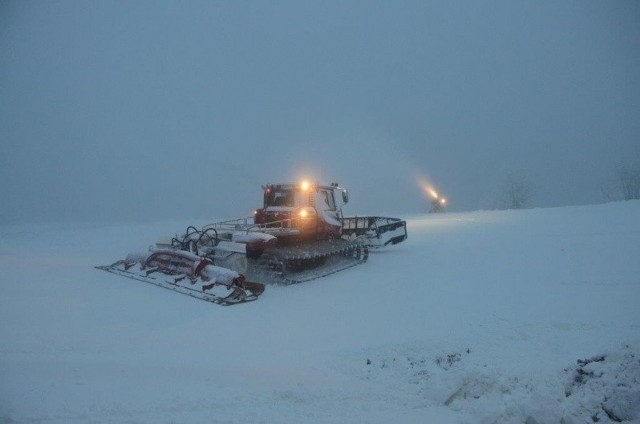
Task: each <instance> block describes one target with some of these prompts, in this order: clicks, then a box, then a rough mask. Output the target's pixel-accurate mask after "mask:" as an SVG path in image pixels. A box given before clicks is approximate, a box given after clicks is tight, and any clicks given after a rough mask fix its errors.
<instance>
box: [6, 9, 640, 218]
mask: <svg viewBox="0 0 640 424" xmlns="http://www.w3.org/2000/svg"><path fill="white" fill-rule="evenodd" d="M639 70H640V3H639V2H635V1H609V2H601V1H575V2H572V1H567V2H559V1H491V2H476V1H468V2H467V1H464V2H449V1H446V2H445V1H442V2H430V1H388V2H377V1H371V2H370V1H337V2H321V1H317V2H316V1H274V2H251V1H247V2H231V1H228V2H227V1H225V2H222V1H202V2H200V1H185V2H165V1H84V0H83V1H68V0H67V1H59V2H40V1H6V0H5V1H1V2H0V182H1V184H0V223H14V222H40V221H52V222H57V221H96V222H105V221H131V220H156V219H173V218H180V219H183V218H184V219H190V218H194V219H195V218H197V219H200V218H208V217H211V218H214V217H215V218H233V217H237V216H246V215H249V214H250V213H251V212H252V211H253V209H255V208H256V207H259V206H260V204H261V199H262V193H261V189H260V185H261V184H264V183H267V182H281V181H295V180H298V179H301V178H303V177H307V178H311V179H316V180H320V181H324V182H331V181H338V182H339V183H341V185H343V186H345V187H347V188H349V189H350V195H351V203H350V204H349V205H348V207H347V211H348V212H353V213H356V212H358V213H388V214H405V213H420V212H424V211H426V210H427V209H428V197H427V195H426V193H425V192H424V190H423V188H422V187H421V186H420V183H419V181H428V182H429V183H431V184H433V186H434V187H435V188H436V189H437V190H439V191H441V192H442V193H443V194H444V195H445V196H447V197H448V198H449V200H450V210H458V211H461V210H475V209H480V208H494V207H495V206H496V201H497V199H498V198H499V197H500V195H501V191H502V187H503V186H504V183H505V179H506V177H507V175H509V174H510V173H513V172H517V173H519V174H520V175H523V176H524V177H525V178H526V179H527V181H529V184H530V186H531V189H532V202H531V203H532V205H531V206H536V207H546V206H559V205H571V204H588V203H598V202H602V201H605V200H606V198H605V197H606V196H605V195H604V194H603V193H605V192H611V191H612V190H614V188H615V186H614V185H613V180H614V177H615V175H614V174H615V166H616V164H617V163H619V162H621V161H635V162H637V161H638V160H639V159H640V71H639Z"/></svg>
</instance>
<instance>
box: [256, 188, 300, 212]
mask: <svg viewBox="0 0 640 424" xmlns="http://www.w3.org/2000/svg"><path fill="white" fill-rule="evenodd" d="M265 206H267V207H268V206H287V207H292V208H294V207H298V206H305V205H303V204H302V194H301V193H299V192H297V191H294V190H284V189H271V191H269V193H267V196H266V198H265Z"/></svg>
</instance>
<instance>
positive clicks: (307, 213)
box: [298, 206, 316, 218]
mask: <svg viewBox="0 0 640 424" xmlns="http://www.w3.org/2000/svg"><path fill="white" fill-rule="evenodd" d="M315 214H316V211H315V209H313V208H312V207H310V206H307V207H306V208H302V209H300V210H299V211H298V216H299V217H300V218H311V217H313V216H315Z"/></svg>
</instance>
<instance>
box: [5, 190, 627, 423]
mask: <svg viewBox="0 0 640 424" xmlns="http://www.w3.org/2000/svg"><path fill="white" fill-rule="evenodd" d="M406 218H407V221H408V232H409V239H408V240H407V241H406V242H405V243H403V244H401V245H398V246H393V247H390V248H388V249H387V250H383V251H376V252H373V253H372V254H371V255H370V259H369V261H368V262H367V263H366V264H365V265H362V266H358V267H355V268H352V269H349V270H347V271H344V272H341V273H338V274H335V275H332V276H329V277H327V278H324V279H322V280H317V281H313V282H309V283H305V284H302V285H298V286H291V287H268V288H267V291H266V292H265V293H264V294H263V296H262V297H261V298H260V299H259V300H258V301H257V302H253V303H249V304H246V305H238V306H233V307H220V306H217V305H212V304H209V303H206V302H201V301H197V300H194V299H191V298H189V297H187V296H182V295H178V294H174V293H171V292H169V291H167V290H160V289H158V288H155V287H153V286H150V285H146V284H142V283H138V282H135V281H133V280H128V279H124V278H120V277H118V276H115V275H112V274H108V273H105V272H101V271H98V270H95V269H94V268H93V266H94V265H99V264H106V263H110V262H112V261H114V260H116V259H119V258H122V257H123V256H124V255H125V254H126V253H128V252H129V251H139V250H143V249H145V248H146V246H147V245H149V244H151V243H152V242H154V241H155V240H156V238H157V237H158V236H162V235H166V234H175V233H177V232H180V231H182V230H184V228H186V226H187V225H188V224H194V223H193V222H170V223H157V224H148V225H118V226H116V225H113V226H102V227H98V226H80V225H78V226H72V225H68V226H52V225H49V226H12V227H7V226H5V227H0V276H1V277H0V278H1V279H2V284H1V285H0V422H5V423H6V422H60V423H66V422H96V423H102V422H113V423H121V422H131V423H169V422H196V423H198V422H203V423H205V422H206V423H210V422H214V423H215V422H223V423H227V422H232V423H236V422H237V423H245V422H264V423H272V422H279V423H299V422H312V423H313V422H318V423H325V422H327V423H338V422H367V423H387V422H391V421H393V422H396V423H405V422H406V423H414V422H452V423H476V422H480V423H525V422H526V423H527V424H531V423H535V422H537V423H540V424H542V423H560V422H565V423H583V422H592V421H595V420H599V422H608V421H614V422H615V421H616V420H625V419H626V420H628V421H630V422H640V406H639V405H640V385H639V384H638V383H639V381H640V312H639V311H640V308H639V307H638V305H639V303H640V202H637V201H635V202H624V203H612V204H606V205H597V206H584V207H567V208H555V209H534V210H526V211H491V212H474V213H461V214H440V215H423V216H413V217H406ZM195 224H204V223H195ZM578 360H580V362H577V361H578Z"/></svg>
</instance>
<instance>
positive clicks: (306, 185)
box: [300, 180, 309, 191]
mask: <svg viewBox="0 0 640 424" xmlns="http://www.w3.org/2000/svg"><path fill="white" fill-rule="evenodd" d="M300 188H301V189H302V191H307V190H309V181H307V180H304V181H302V183H301V184H300Z"/></svg>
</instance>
